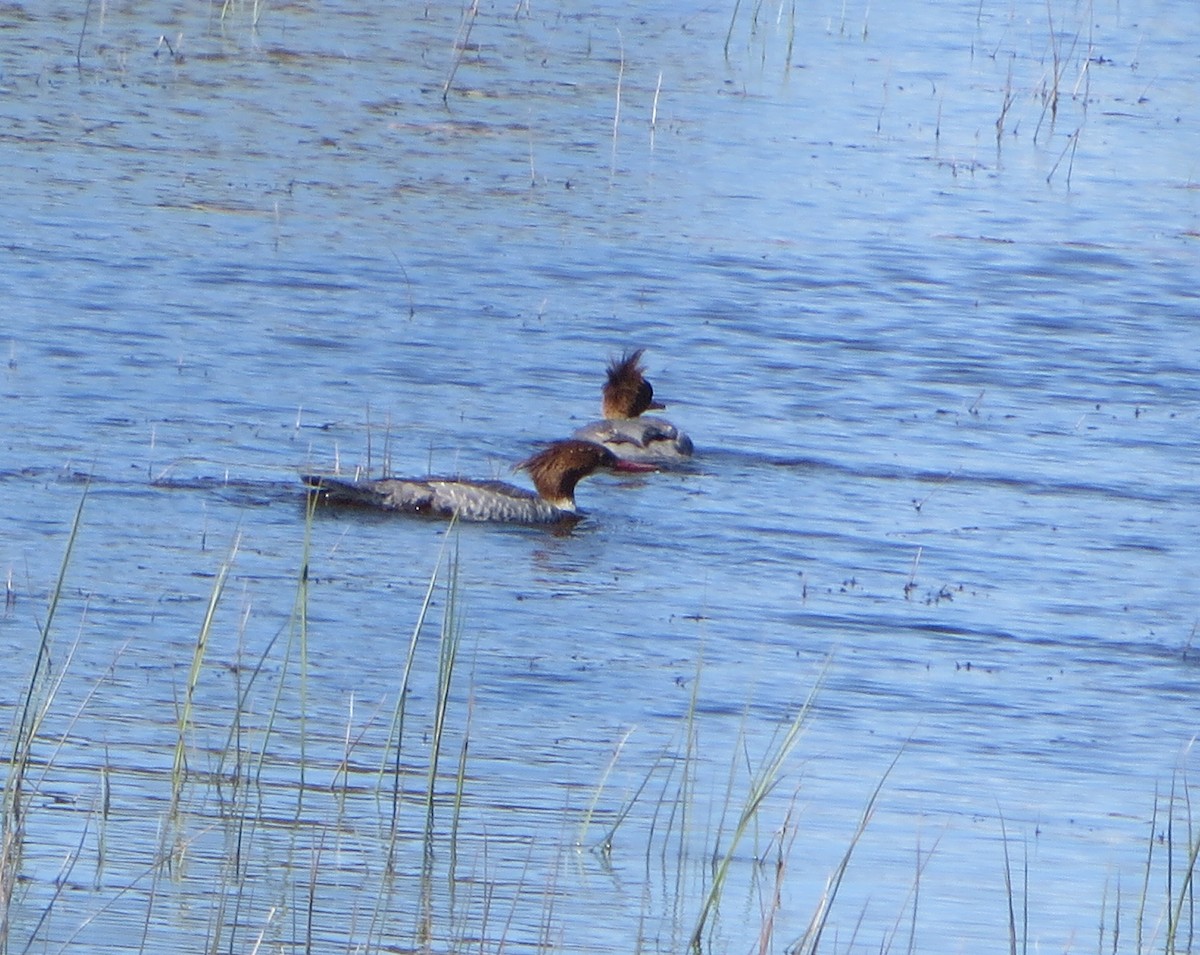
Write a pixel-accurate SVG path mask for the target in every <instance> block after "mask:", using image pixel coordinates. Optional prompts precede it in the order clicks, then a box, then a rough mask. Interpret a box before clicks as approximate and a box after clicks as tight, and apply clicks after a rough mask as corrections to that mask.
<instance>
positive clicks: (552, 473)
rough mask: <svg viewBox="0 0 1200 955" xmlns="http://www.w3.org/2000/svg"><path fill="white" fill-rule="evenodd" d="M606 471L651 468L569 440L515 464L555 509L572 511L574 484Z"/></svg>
mask: <svg viewBox="0 0 1200 955" xmlns="http://www.w3.org/2000/svg"><path fill="white" fill-rule="evenodd" d="M601 468H606V469H608V470H611V471H653V470H655V468H654V466H653V465H645V464H638V463H636V462H633V461H625V460H622V459H621V458H618V457H617V456H616V455H615V454H613V453H612V452H611V451H610V450H608V448H606V447H604V446H603V445H599V444H593V443H592V442H591V441H579V440H577V439H575V438H571V439H569V440H566V441H555V442H554V443H553V444H551V445H549V446H548V447H546V448H543V449H542V450H541V451H539V452H538V453H537V454H535V455H533V456H532V457H530V458H526V459H525V460H524V461H522V462H521V463H520V464H518V465H517V469H518V470H522V471H528V472H529V478H530V480H532V481H533V486H534V487H535V488H537V492H538V494H539V495H540V496H541V497H542V498H543V499H545V500H547V501H549V502H550V503H551V504H553V505H554V506H555V507H561V508H562V509H563V510H568V511H573V510H574V509H575V485H576V484H578V483H579V482H580V481H582V480H583V479H584V478H585V477H587V476H588V475H589V474H593V473H594V472H595V471H597V470H599V469H601Z"/></svg>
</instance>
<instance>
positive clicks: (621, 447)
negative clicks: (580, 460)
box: [575, 348, 693, 464]
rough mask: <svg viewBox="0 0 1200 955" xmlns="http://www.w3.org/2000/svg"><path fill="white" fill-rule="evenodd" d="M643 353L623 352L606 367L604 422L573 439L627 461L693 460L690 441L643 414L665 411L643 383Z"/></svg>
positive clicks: (578, 432) (666, 423)
mask: <svg viewBox="0 0 1200 955" xmlns="http://www.w3.org/2000/svg"><path fill="white" fill-rule="evenodd" d="M644 351H645V349H642V348H639V349H637V350H636V351H631V352H626V353H625V354H624V355H622V356H621V357H620V358H618V359H615V360H613V361H612V362H610V363H609V366H608V379H607V381H605V383H604V388H603V391H602V393H601V394H602V401H601V408H602V409H603V413H604V420H603V421H593V422H592V423H591V424H586V425H584V426H583V427H582V428H579V429H578V430H576V432H575V437H576V438H580V439H582V440H584V441H594V442H595V443H597V444H602V445H604V447H606V448H608V449H609V450H610V451H612V452H614V453H616V454H618V455H620V456H621V457H622V458H625V459H627V460H630V461H646V462H654V463H657V464H670V463H678V462H682V461H685V460H686V459H688V458H690V457H691V456H692V451H693V448H692V439H691V438H689V437H688V436H687V435H686V434H684V433H683V432H682V431H680V430H679V429H678V428H676V427H675V425H673V424H671V422H670V421H667V420H666V419H665V418H657V417H654V416H652V415H644V414H643V412H646V411H660V410H662V409H663V408H665V407H666V405H664V404H662V403H661V402H658V401H655V400H654V388H653V387H652V386H651V385H650V382H648V381H647V380H646V375H645V370H644V369H643V368H642V364H641V360H642V353H643V352H644Z"/></svg>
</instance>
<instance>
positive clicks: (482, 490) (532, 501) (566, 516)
mask: <svg viewBox="0 0 1200 955" xmlns="http://www.w3.org/2000/svg"><path fill="white" fill-rule="evenodd" d="M516 469H518V470H524V471H528V472H529V477H530V479H531V480H532V482H533V486H534V487H535V488H536V493H535V492H534V491H529V490H526V489H525V488H521V487H516V486H514V485H512V484H507V483H505V482H504V481H473V480H468V479H464V478H444V477H423V478H379V479H377V480H363V481H353V480H347V479H345V478H337V477H326V476H324V475H319V474H305V475H303V476H302V478H301V479H302V480H303V481H304V483H305V484H307V485H308V486H309V488H311V489H312V491H313V492H315V493H317V494H319V495H320V496H321V498H323V499H324V500H326V501H327V502H328V503H330V504H345V505H356V506H360V507H376V508H381V509H383V510H386V511H403V512H405V513H409V514H428V515H431V516H434V517H447V518H448V517H453V516H455V515H456V514H457V515H458V518H459V520H464V521H506V522H511V523H520V524H556V523H559V522H561V521H577V520H579V519H580V517H581V516H582V515H581V514H580V512H579V511H578V510H577V509H576V506H575V485H576V484H578V483H579V482H580V481H581V480H583V479H584V478H585V477H587V476H588V475H590V474H593V473H594V472H596V471H598V470H601V469H603V470H608V471H628V472H640V471H653V470H654V469H655V468H654V465H653V464H650V463H646V462H637V461H628V460H624V459H622V458H619V457H617V455H615V454H614V453H613V452H612V451H610V450H609V449H608V448H605V447H603V446H601V445H599V444H595V443H594V442H590V441H580V440H576V439H568V440H565V441H556V442H554V443H553V444H551V445H549V446H548V447H546V448H544V449H543V450H541V451H539V452H538V453H537V454H535V455H533V456H532V457H530V458H528V459H526V460H524V461H522V462H521V463H520V464H518V465H517V466H516Z"/></svg>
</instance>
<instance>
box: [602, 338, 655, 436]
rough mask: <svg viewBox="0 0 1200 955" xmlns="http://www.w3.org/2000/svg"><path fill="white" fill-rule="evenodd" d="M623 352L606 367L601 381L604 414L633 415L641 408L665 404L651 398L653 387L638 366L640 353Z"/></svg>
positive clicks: (640, 351)
mask: <svg viewBox="0 0 1200 955" xmlns="http://www.w3.org/2000/svg"><path fill="white" fill-rule="evenodd" d="M643 351H645V349H642V348H638V349H636V350H635V351H631V352H626V353H625V354H624V355H622V356H621V357H620V358H618V359H614V360H613V361H612V362H610V363H609V366H608V380H607V381H606V382H605V383H604V391H603V395H604V400H603V408H604V417H606V418H616V419H625V418H636V417H637V416H638V415H640V414H641V413H642V412H644V411H651V410H658V409H661V408H665V407H666V405H664V404H660V403H659V402H657V401H655V400H654V389H653V388H652V387H651V385H650V382H648V381H647V380H646V374H645V369H644V368H642V352H643Z"/></svg>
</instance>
